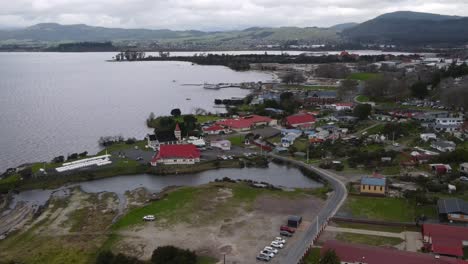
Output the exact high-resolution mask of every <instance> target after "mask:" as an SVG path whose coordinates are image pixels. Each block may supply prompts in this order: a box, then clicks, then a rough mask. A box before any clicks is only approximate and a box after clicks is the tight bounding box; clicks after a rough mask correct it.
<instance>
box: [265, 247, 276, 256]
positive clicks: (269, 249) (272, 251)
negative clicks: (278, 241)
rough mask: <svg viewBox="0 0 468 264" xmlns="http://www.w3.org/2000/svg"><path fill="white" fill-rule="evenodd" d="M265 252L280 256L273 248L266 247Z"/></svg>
mask: <svg viewBox="0 0 468 264" xmlns="http://www.w3.org/2000/svg"><path fill="white" fill-rule="evenodd" d="M263 251H268V252H271V253H273V254H278V250H277V249H276V248H272V247H265V248H264V249H263Z"/></svg>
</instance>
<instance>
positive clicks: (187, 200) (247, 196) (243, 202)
mask: <svg viewBox="0 0 468 264" xmlns="http://www.w3.org/2000/svg"><path fill="white" fill-rule="evenodd" d="M220 188H227V189H230V190H231V191H232V197H229V198H228V199H226V201H225V202H223V203H216V202H215V201H216V197H217V195H218V193H219V189H220ZM318 189H319V190H316V189H296V190H294V191H282V190H270V189H258V188H253V187H250V186H249V185H248V184H247V183H228V182H222V183H221V182H218V183H210V184H206V185H202V186H198V187H181V188H178V189H176V190H173V191H171V192H169V193H168V195H167V196H166V197H165V198H164V199H162V200H159V201H155V202H152V203H150V204H148V205H146V206H143V207H140V208H135V209H132V210H130V211H129V212H128V214H126V215H124V216H123V217H121V218H120V219H119V220H118V221H117V222H116V223H115V224H114V225H113V226H112V229H113V230H120V229H124V228H128V227H131V226H135V225H138V224H142V223H143V221H142V218H143V216H145V215H148V214H153V215H155V216H156V219H157V220H156V221H157V223H158V224H161V225H163V224H164V225H172V224H176V223H177V222H186V223H190V224H193V225H197V224H200V223H203V224H204V225H206V223H207V222H213V221H217V220H219V219H225V218H229V215H232V214H234V213H235V212H236V210H237V208H238V207H239V206H241V207H243V208H244V209H246V210H252V205H253V202H254V201H255V199H256V198H257V197H258V196H260V195H270V196H276V197H284V198H289V199H294V198H298V197H302V196H303V195H317V196H319V195H320V192H321V188H318ZM205 207H210V208H211V209H210V210H206V209H205ZM213 207H214V208H213ZM213 210H215V212H216V213H215V214H213V212H212V211H213ZM194 214H196V215H197V217H194ZM158 219H164V221H161V222H159V221H158Z"/></svg>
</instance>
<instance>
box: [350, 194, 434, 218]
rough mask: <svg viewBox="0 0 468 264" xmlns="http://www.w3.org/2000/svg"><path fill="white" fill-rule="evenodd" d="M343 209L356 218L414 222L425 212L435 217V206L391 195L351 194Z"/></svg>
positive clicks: (430, 216) (428, 215)
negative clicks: (417, 204) (420, 204)
mask: <svg viewBox="0 0 468 264" xmlns="http://www.w3.org/2000/svg"><path fill="white" fill-rule="evenodd" d="M343 209H344V210H345V211H348V212H350V213H351V214H352V217H355V218H364V219H370V220H380V221H391V222H413V221H414V219H415V218H416V216H420V215H422V214H424V215H425V216H427V217H429V218H435V217H436V215H437V213H436V210H435V206H416V202H414V201H411V200H407V199H401V198H389V197H369V196H357V195H355V196H349V197H348V199H347V200H346V203H345V204H344V207H343Z"/></svg>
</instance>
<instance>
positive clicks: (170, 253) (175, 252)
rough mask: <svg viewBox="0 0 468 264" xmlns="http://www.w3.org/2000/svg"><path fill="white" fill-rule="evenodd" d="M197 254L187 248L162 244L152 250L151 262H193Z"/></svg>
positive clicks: (178, 263) (172, 263)
mask: <svg viewBox="0 0 468 264" xmlns="http://www.w3.org/2000/svg"><path fill="white" fill-rule="evenodd" d="M196 262H197V255H196V254H195V253H194V252H192V251H190V250H187V249H180V248H177V247H174V246H162V247H158V248H156V249H155V250H154V251H153V254H152V256H151V263H153V264H195V263H196Z"/></svg>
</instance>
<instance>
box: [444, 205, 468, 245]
mask: <svg viewBox="0 0 468 264" xmlns="http://www.w3.org/2000/svg"><path fill="white" fill-rule="evenodd" d="M437 210H438V213H439V219H440V220H441V221H458V222H468V202H466V201H463V200H461V199H458V198H441V199H439V200H438V201H437ZM467 239H468V238H467Z"/></svg>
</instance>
